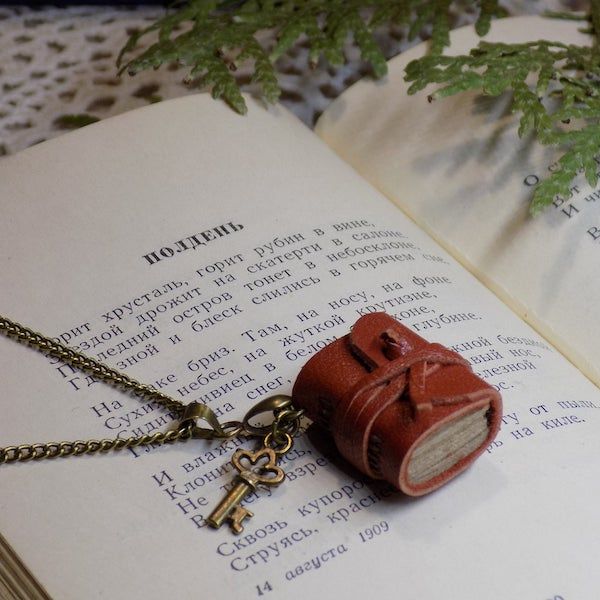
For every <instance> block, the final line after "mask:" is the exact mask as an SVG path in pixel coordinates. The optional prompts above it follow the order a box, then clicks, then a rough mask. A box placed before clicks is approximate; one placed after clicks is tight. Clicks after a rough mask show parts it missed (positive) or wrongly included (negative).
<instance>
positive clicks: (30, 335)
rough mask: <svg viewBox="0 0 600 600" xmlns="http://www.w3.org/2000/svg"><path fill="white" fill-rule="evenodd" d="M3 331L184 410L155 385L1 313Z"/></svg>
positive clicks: (142, 395) (115, 383)
mask: <svg viewBox="0 0 600 600" xmlns="http://www.w3.org/2000/svg"><path fill="white" fill-rule="evenodd" d="M0 332H2V333H4V334H5V335H6V336H7V337H10V338H13V339H15V340H17V341H18V342H20V343H22V344H25V345H26V346H32V347H33V348H36V349H37V350H39V351H40V352H42V353H43V354H47V355H48V356H52V357H54V358H58V359H60V360H62V361H63V362H65V363H67V364H69V365H71V366H73V367H75V368H76V369H79V370H80V371H86V372H87V373H91V374H92V376H94V377H96V378H97V379H100V380H101V381H104V382H105V383H108V384H110V385H113V386H115V387H118V388H120V389H122V390H125V391H128V392H131V393H132V394H133V395H134V396H137V397H139V398H141V399H143V400H152V401H154V402H156V403H157V404H160V405H161V406H162V407H163V408H166V409H167V410H170V411H171V412H174V413H175V414H176V415H177V416H181V415H182V414H183V411H184V410H185V404H183V402H179V400H175V399H174V398H171V397H170V396H167V395H166V394H163V393H162V392H159V391H158V390H156V389H155V388H153V387H152V386H149V385H147V384H145V383H140V382H139V381H136V380H135V379H132V378H131V377H129V376H127V375H125V374H124V373H121V372H120V371H117V370H116V369H112V368H111V367H108V366H106V365H105V364H103V363H101V362H100V361H97V360H96V359H94V358H90V357H89V356H86V355H85V354H82V353H80V352H75V351H74V350H72V349H71V348H69V347H68V346H65V345H64V344H62V343H61V342H57V341H56V340H53V339H50V338H48V337H46V336H44V335H42V334H41V333H37V332H35V331H32V330H31V329H29V328H27V327H25V326H24V325H21V324H19V323H16V322H14V321H11V320H10V319H8V318H6V317H3V316H2V315H0Z"/></svg>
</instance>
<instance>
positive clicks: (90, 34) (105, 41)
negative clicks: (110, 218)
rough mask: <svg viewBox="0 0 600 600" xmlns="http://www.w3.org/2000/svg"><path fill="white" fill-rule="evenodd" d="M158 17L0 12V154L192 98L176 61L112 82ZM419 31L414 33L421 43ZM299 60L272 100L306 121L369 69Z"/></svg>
mask: <svg viewBox="0 0 600 600" xmlns="http://www.w3.org/2000/svg"><path fill="white" fill-rule="evenodd" d="M579 2H580V0H550V1H549V2H541V1H540V0H538V1H535V0H523V1H522V2H519V1H516V0H511V1H510V2H508V3H505V6H507V8H508V9H509V12H510V13H511V14H526V13H527V14H531V13H539V12H542V11H543V10H545V9H553V10H564V9H565V8H575V7H576V6H577V5H578V3H579ZM161 14H164V9H161V8H158V7H156V6H146V7H139V8H137V9H132V8H119V7H116V6H109V7H107V6H103V7H100V6H80V7H71V8H55V7H42V8H38V9H31V8H23V7H0V86H1V88H2V95H1V97H0V128H1V131H2V136H1V138H0V155H2V154H9V153H14V152H17V151H19V150H21V149H23V148H26V147H28V146H31V145H32V144H36V143H38V142H40V141H43V140H46V139H49V138H52V137H55V136H57V135H60V134H61V133H62V132H64V131H65V129H66V128H67V125H66V124H65V122H64V121H65V120H64V119H63V118H62V117H64V115H73V114H83V113H86V114H89V115H92V116H94V117H97V118H106V117H109V116H112V115H115V114H118V113H121V112H124V111H127V110H131V109H133V108H137V107H139V106H143V105H145V104H147V103H148V102H155V101H157V100H161V99H167V98H174V97H177V96H182V95H184V94H190V93H197V91H198V90H197V89H195V88H190V87H189V86H188V85H186V84H185V83H184V82H183V79H184V74H185V69H184V68H183V67H180V66H179V65H176V64H172V65H170V66H168V67H164V68H161V69H159V70H157V71H150V72H145V73H140V74H138V75H137V76H135V77H129V76H127V75H123V76H122V77H118V76H117V70H116V67H115V59H116V56H117V54H118V52H119V50H120V49H121V47H122V46H123V45H124V43H125V41H126V39H127V35H128V32H131V31H134V30H137V29H140V28H142V27H144V26H147V25H148V24H149V23H151V22H152V21H153V20H155V19H156V18H157V17H158V16H160V15H161ZM473 19H474V14H473V13H471V12H463V13H461V14H460V15H456V16H455V17H454V19H453V21H454V26H460V25H463V24H466V23H469V22H472V21H473ZM427 34H428V32H427V31H426V30H425V31H423V32H422V34H421V36H420V39H426V38H427ZM378 40H379V42H380V44H381V45H382V47H383V48H384V51H385V54H386V56H388V57H391V56H393V55H395V54H397V53H398V52H401V51H402V50H404V49H405V48H407V47H408V46H409V45H411V44H409V42H407V40H406V32H405V31H404V30H403V29H401V28H387V29H385V30H383V31H381V32H378ZM267 41H268V40H267ZM417 41H419V40H417ZM144 43H145V44H149V43H150V40H149V39H148V40H146V41H144ZM413 43H414V42H413ZM142 49H143V47H140V49H139V50H140V51H141V50H142ZM307 57H308V51H307V49H306V47H304V46H302V45H298V46H297V47H296V48H295V49H294V50H293V51H292V53H291V54H290V55H289V56H286V57H283V58H282V59H280V61H279V63H278V70H279V71H280V82H281V86H282V88H283V94H282V97H281V102H282V103H283V104H284V105H285V106H287V107H288V108H289V109H290V110H292V111H293V112H294V113H295V114H296V115H297V116H298V117H300V118H301V119H302V120H303V121H304V122H306V123H307V124H309V125H312V124H313V123H314V122H315V120H316V118H317V116H318V115H319V114H320V113H321V112H322V111H323V109H324V108H325V107H326V106H327V104H328V103H329V102H330V101H331V100H332V99H333V98H335V97H336V96H338V94H340V93H341V92H342V91H343V90H344V89H346V88H347V87H348V86H349V85H350V84H352V83H354V82H355V81H356V80H357V79H359V78H360V77H362V76H364V75H366V74H368V73H369V72H370V71H369V67H368V66H367V65H365V64H364V63H362V62H361V61H360V59H359V56H358V52H357V51H356V49H354V48H352V47H350V46H349V47H348V50H347V58H348V62H347V64H345V65H344V66H342V67H336V68H334V67H331V66H328V65H326V64H320V65H319V66H318V67H317V68H316V69H314V70H313V69H309V67H308V61H307ZM236 77H238V78H239V80H240V81H247V79H248V73H247V71H246V72H245V71H244V69H241V70H240V71H238V72H237V74H236Z"/></svg>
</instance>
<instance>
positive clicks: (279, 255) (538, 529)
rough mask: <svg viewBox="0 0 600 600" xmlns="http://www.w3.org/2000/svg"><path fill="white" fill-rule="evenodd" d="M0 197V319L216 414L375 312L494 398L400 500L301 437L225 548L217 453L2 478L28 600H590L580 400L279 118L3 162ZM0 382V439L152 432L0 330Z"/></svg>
mask: <svg viewBox="0 0 600 600" xmlns="http://www.w3.org/2000/svg"><path fill="white" fill-rule="evenodd" d="M0 197H1V198H2V205H3V216H4V218H3V220H2V222H1V223H0V248H1V253H0V255H1V271H0V272H1V277H2V282H3V283H2V301H1V312H2V314H5V315H6V316H8V317H10V318H12V319H14V320H16V321H19V322H21V323H23V324H25V325H27V326H29V327H31V328H33V329H34V330H39V331H41V332H44V333H46V334H48V335H50V336H53V337H56V338H57V339H60V340H62V341H63V342H65V343H66V344H68V345H70V346H71V347H73V348H74V349H78V350H81V351H83V352H84V353H87V354H89V355H91V356H94V357H97V358H99V359H100V360H102V361H104V362H106V363H107V364H109V365H111V366H113V367H115V368H117V369H119V370H122V371H123V372H125V373H127V374H128V375H130V376H132V377H134V378H136V379H138V380H140V381H144V382H147V383H149V384H152V385H154V386H156V387H157V388H159V389H161V390H163V391H165V392H166V393H168V394H170V395H172V396H173V397H174V398H176V399H177V400H180V401H182V402H191V401H198V402H204V403H206V404H207V405H208V406H210V407H211V408H212V409H213V410H214V411H215V412H216V413H217V414H218V416H219V418H220V419H221V420H225V421H227V420H231V419H240V418H241V417H242V416H243V414H244V413H245V411H246V410H247V409H248V408H250V406H252V405H253V404H255V403H256V402H257V401H258V400H260V399H263V398H265V397H267V396H269V395H271V394H274V393H290V391H291V387H292V384H293V381H294V378H295V376H296V375H297V373H298V371H299V369H300V368H301V366H302V365H303V364H304V363H305V362H306V360H308V358H309V357H310V356H312V355H314V353H315V352H317V351H318V350H319V349H321V348H323V347H324V346H325V345H326V344H327V343H328V342H329V341H331V340H333V339H335V338H336V337H340V336H342V335H345V334H346V333H347V332H348V331H349V329H350V327H351V326H352V324H353V322H354V321H355V320H356V319H358V317H359V316H361V315H364V314H368V313H371V312H376V311H381V310H384V311H387V312H389V313H390V314H392V315H393V316H395V317H396V318H397V319H398V320H399V321H400V322H402V323H403V324H405V325H407V326H408V327H410V328H411V329H412V330H414V331H416V332H417V333H419V334H420V335H422V336H423V337H425V338H427V339H428V340H430V341H435V342H440V343H442V344H445V345H447V346H449V347H451V348H453V349H454V350H456V351H458V352H460V353H461V354H462V356H464V357H465V358H467V359H468V360H469V361H470V363H471V364H472V366H473V368H474V370H475V371H476V372H477V373H478V374H479V375H481V376H482V377H483V378H485V379H486V380H487V381H488V382H489V383H490V384H492V385H494V386H495V387H496V388H497V389H499V390H500V391H501V392H502V394H503V399H504V405H505V415H504V419H503V428H502V431H501V432H500V434H499V436H498V438H497V439H496V440H495V441H494V443H493V444H492V445H491V446H490V447H489V448H488V450H487V452H486V453H485V454H484V456H483V457H482V458H481V459H479V460H478V461H477V462H476V463H475V465H474V466H473V467H471V468H470V469H469V470H468V471H467V472H465V473H464V474H462V475H461V476H459V477H458V478H456V479H455V480H453V481H452V482H451V483H449V484H448V485H447V486H445V487H443V488H442V489H440V490H439V491H437V492H435V493H433V494H430V495H428V496H425V497H422V498H418V499H410V498H407V497H404V496H402V495H401V494H400V493H398V492H396V491H394V490H393V489H391V488H390V487H389V486H388V485H383V484H381V483H380V482H373V481H370V480H368V479H367V478H365V477H363V476H362V475H360V474H358V473H357V472H356V471H355V470H353V469H351V468H349V467H348V466H347V465H346V464H344V462H343V461H342V460H341V459H339V457H338V456H337V454H336V453H335V451H334V450H332V446H331V443H330V442H329V441H328V440H327V439H326V438H325V437H324V436H320V435H318V433H316V432H315V431H314V429H313V430H311V429H309V430H308V432H307V433H306V435H301V436H299V437H298V438H297V439H296V440H295V445H294V448H293V450H292V451H291V452H289V453H288V454H287V455H286V456H285V459H284V460H283V461H282V467H283V468H284V469H285V471H286V472H287V477H286V481H284V483H282V484H281V486H279V487H278V488H274V489H272V490H266V491H259V492H257V493H252V494H250V495H249V496H248V498H247V500H246V506H247V507H248V508H249V509H250V510H251V511H252V512H253V513H254V516H253V517H252V518H251V519H247V520H245V522H244V531H243V532H242V533H241V534H240V535H239V536H234V535H233V534H232V533H231V531H230V530H229V528H228V527H227V526H224V527H222V528H221V529H219V530H217V531H215V530H213V529H211V528H209V527H207V526H206V522H205V518H206V516H207V515H208V514H209V513H210V511H211V510H212V509H213V508H214V506H215V505H216V504H217V503H218V502H219V501H220V500H221V498H222V497H223V494H224V493H225V489H226V488H227V487H228V486H229V484H230V483H231V481H232V477H233V469H232V466H231V464H230V462H229V460H230V457H231V454H232V452H233V451H234V450H235V449H236V448H238V447H240V445H241V444H240V442H239V441H237V440H230V441H225V442H222V443H220V444H219V443H211V442H207V441H203V440H191V441H188V442H186V443H182V444H174V445H170V446H166V447H162V448H149V449H145V450H144V449H134V450H129V451H124V452H122V453H118V454H107V455H100V456H93V457H79V458H71V459H64V460H63V459H60V460H55V461H52V462H50V461H47V462H44V461H41V462H37V463H27V464H17V465H7V466H2V467H0V532H1V533H2V535H3V536H4V538H5V539H6V540H7V542H8V543H9V544H10V546H11V548H12V549H13V550H14V552H15V553H16V554H18V555H19V556H20V557H21V559H22V560H23V562H24V563H25V565H26V566H27V567H28V568H29V569H30V570H31V572H32V573H33V574H34V575H35V577H36V578H37V579H38V581H39V582H40V584H41V585H42V586H43V587H44V588H45V589H46V590H47V592H48V593H49V595H50V596H51V597H53V598H61V599H80V598H86V599H90V600H91V599H96V598H104V597H109V596H113V597H118V598H122V597H142V596H144V597H147V598H152V599H159V598H165V597H168V596H169V597H170V596H171V595H173V594H176V595H177V597H178V598H182V599H193V598H199V597H211V598H219V599H221V598H223V599H224V598H240V599H242V598H243V599H247V598H262V597H266V598H285V599H289V600H293V599H304V598H307V597H330V596H335V597H337V596H340V597H342V596H343V597H345V598H349V599H350V598H352V599H357V600H358V599H359V598H362V597H363V596H364V594H365V593H369V594H372V593H375V594H377V595H379V596H381V597H390V596H391V594H393V593H395V592H396V591H397V590H398V585H399V582H401V586H402V589H403V590H405V591H406V593H408V594H409V595H410V596H411V597H414V598H419V599H423V600H427V599H434V598H435V599H437V598H440V597H450V598H463V599H473V600H475V599H481V598H486V599H490V600H494V599H498V600H500V599H503V600H504V599H506V598H507V597H522V598H538V599H541V600H546V599H548V598H563V599H564V600H573V599H575V598H586V597H587V598H589V597H590V595H591V594H592V591H595V590H597V588H598V584H599V583H600V578H599V577H598V575H596V574H595V573H596V572H597V570H596V568H595V557H596V556H597V555H598V552H600V529H599V526H598V520H597V518H596V506H595V500H594V499H595V498H596V497H597V496H598V495H599V493H600V484H599V483H598V482H599V481H600V477H599V475H600V466H599V465H598V461H597V458H596V457H597V456H598V453H599V452H600V435H599V433H600V410H599V409H600V392H599V391H598V390H597V388H596V387H595V386H594V385H592V384H591V383H590V382H589V381H588V380H587V379H586V378H585V377H583V376H582V375H581V374H580V373H579V372H578V371H577V370H576V369H575V368H574V367H573V366H572V365H571V364H570V363H569V362H568V361H566V360H565V359H564V358H563V357H562V356H561V355H560V353H558V352H557V351H556V350H555V349H553V348H552V347H551V346H549V345H548V344H547V343H546V342H545V341H544V340H543V339H542V338H540V337H539V336H538V335H537V334H536V333H535V332H534V331H533V330H532V329H531V328H530V327H529V326H527V325H526V324H525V323H524V322H523V321H522V320H521V319H519V318H518V317H517V316H515V315H514V313H513V312H512V311H511V310H509V309H508V308H507V307H506V306H504V305H503V304H502V303H500V302H499V301H498V300H497V298H496V297H495V296H494V295H493V294H492V293H491V292H489V291H488V290H486V289H485V288H484V287H483V286H482V285H481V284H480V283H479V282H478V281H477V280H476V279H475V278H474V277H473V276H472V275H470V274H469V273H468V272H467V271H465V270H464V269H463V268H462V267H461V266H460V265H459V264H458V263H457V262H456V261H455V260H454V259H453V258H451V257H450V256H449V255H448V254H447V253H445V252H444V251H443V250H442V249H441V248H440V247H439V246H438V245H437V244H436V243H435V242H433V241H432V240H431V239H430V237H429V236H428V235H427V234H425V233H424V232H423V231H421V230H420V229H419V228H418V227H417V226H415V225H414V223H413V222H412V221H411V220H410V219H408V218H407V217H405V216H404V215H403V214H402V213H401V212H400V211H399V210H398V209H397V208H396V207H394V206H393V205H392V204H391V203H390V202H389V201H388V200H387V199H385V198H384V197H383V196H381V195H380V194H379V193H378V192H376V191H375V190H374V189H373V188H372V187H370V185H369V184H367V183H366V182H365V181H364V180H363V179H361V178H360V177H359V176H358V175H357V174H356V173H355V172H354V171H353V170H352V169H351V168H349V167H348V166H347V165H346V164H345V163H343V162H342V161H341V160H340V159H339V158H338V157H336V156H335V155H334V154H333V153H332V152H331V151H330V150H329V149H328V148H327V147H326V146H325V145H324V144H323V143H322V142H320V141H319V140H318V138H317V137H316V136H314V135H313V134H312V133H311V132H310V131H309V130H308V129H306V128H305V127H304V126H303V125H302V124H301V123H300V122H299V121H297V120H296V119H295V118H293V117H292V116H290V115H288V114H287V113H286V112H285V111H283V109H280V108H275V109H273V110H270V111H267V110H265V109H264V108H263V107H262V106H258V105H255V104H254V103H253V104H252V105H251V110H250V113H249V115H248V117H245V118H242V117H239V116H238V115H236V114H234V113H233V112H232V111H230V110H229V109H228V108H226V107H224V106H222V105H221V104H219V103H216V102H214V101H213V100H211V99H210V98H209V97H207V96H196V97H188V98H185V99H181V100H176V101H170V102H168V103H160V104H157V105H153V106H151V107H148V108H146V109H143V110H140V111H136V112H133V113H129V114H127V115H124V116H120V117H116V118H113V119H111V120H108V121H106V122H103V123H100V124H98V125H94V126H91V127H89V128H86V129H83V130H81V131H79V132H76V133H74V134H71V135H67V136H65V137H64V138H60V139H59V140H56V141H52V142H50V143H48V144H43V145H41V146H39V147H36V148H33V149H32V150H30V151H28V152H25V153H23V154H21V155H17V156H15V157H12V158H9V159H7V160H5V161H3V162H2V163H1V164H0ZM0 364H1V365H2V375H1V380H2V384H1V385H2V400H0V402H1V406H2V418H1V419H0V443H1V445H3V446H6V445H9V444H17V443H24V442H34V441H50V440H62V439H66V440H70V439H82V438H83V439H88V438H95V439H100V438H110V437H117V436H120V437H127V436H130V435H140V434H143V433H152V432H154V431H157V430H159V429H164V428H166V427H168V426H169V425H171V424H172V415H170V414H169V413H167V412H165V411H162V410H160V409H158V408H157V407H156V406H155V405H153V404H152V403H140V402H139V401H137V400H136V399H135V398H132V397H129V396H127V395H125V394H122V393H120V392H118V391H117V390H114V389H111V388H109V387H108V386H106V385H104V384H103V383H100V382H97V381H95V380H94V378H93V377H90V376H89V375H86V374H85V373H81V372H78V371H76V370H75V369H73V368H72V367H70V366H68V365H65V364H63V363H61V362H57V361H56V360H53V359H48V358H46V357H44V356H42V355H40V354H39V353H37V352H36V351H34V350H32V349H29V348H25V347H23V346H20V345H18V344H16V343H15V342H14V341H12V340H8V339H6V338H4V337H0ZM307 425H308V424H307ZM311 431H312V433H311ZM250 445H251V444H250ZM573 507H576V510H569V512H568V513H567V512H566V510H567V508H573Z"/></svg>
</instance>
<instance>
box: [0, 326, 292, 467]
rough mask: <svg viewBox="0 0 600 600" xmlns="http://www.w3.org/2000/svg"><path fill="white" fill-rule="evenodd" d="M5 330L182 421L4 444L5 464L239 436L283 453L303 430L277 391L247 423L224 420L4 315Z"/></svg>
mask: <svg viewBox="0 0 600 600" xmlns="http://www.w3.org/2000/svg"><path fill="white" fill-rule="evenodd" d="M0 333H3V334H4V335H6V336H7V337H9V338H12V339H14V340H16V341H18V342H20V343H22V344H25V345H26V346H31V347H33V348H35V349H36V350H39V351H40V352H42V353H43V354H45V355H47V356H52V357H54V358H58V359H59V360H61V361H63V362H64V363H66V364H69V365H71V366H72V367H75V368H76V369H79V370H80V371H85V372H86V373H90V374H91V375H92V376H93V377H95V378H97V379H98V380H100V381H103V382H104V383H108V384H110V385H112V386H114V387H117V388H119V389H121V390H123V391H126V392H129V393H131V394H132V395H133V396H135V397H137V398H139V399H141V400H150V401H153V402H156V403H157V404H159V405H160V406H161V407H163V408H165V409H167V410H169V411H170V412H171V413H172V414H173V415H175V417H176V418H178V419H179V424H178V426H177V427H176V428H175V429H171V430H168V431H166V432H160V431H157V432H156V433H153V434H152V435H149V434H146V435H142V436H139V437H129V438H117V439H104V440H87V441H86V440H76V441H74V442H48V443H42V444H21V445H19V446H6V447H0V465H1V464H7V463H13V462H26V461H29V460H41V459H44V458H48V459H51V458H60V457H63V458H64V457H67V456H81V455H83V454H96V453H105V452H109V451H111V450H114V451H119V450H124V449H127V448H135V447H136V446H148V445H160V444H169V443H173V442H176V441H183V440H187V439H190V438H200V439H210V440H213V439H228V438H231V437H235V436H237V435H245V436H248V437H264V438H265V443H266V445H269V446H273V447H274V448H276V452H278V453H285V452H287V450H289V448H290V447H291V444H292V436H294V435H295V434H296V433H297V432H298V430H299V428H300V418H301V417H302V414H303V411H301V410H295V409H294V408H293V406H292V404H291V398H290V397H289V396H282V395H276V396H271V397H270V398H266V399H265V400H261V401H260V402H258V403H257V404H256V405H255V406H253V407H252V408H251V409H250V410H249V411H248V413H247V414H246V416H245V417H244V420H243V421H228V422H227V423H223V424H221V423H219V421H218V419H217V417H216V415H215V414H214V412H213V411H212V410H211V409H210V408H209V407H208V406H206V405H204V404H201V403H198V402H191V403H190V404H187V405H186V404H184V403H183V402H180V401H179V400H175V399H174V398H171V397H170V396H167V395H166V394H163V393H162V392H159V391H158V390H156V389H155V388H153V387H152V386H150V385H147V384H145V383H140V382H139V381H136V380H135V379H133V378H131V377H129V376H128V375H125V374H124V373H121V372H120V371H117V370H116V369H112V368H111V367H108V366H107V365H105V364H103V363H101V362H99V361H97V360H96V359H94V358H90V357H89V356H86V355H85V354H81V353H79V352H75V350H72V349H71V348H69V347H68V346H65V345H64V344H62V343H61V342H58V341H56V340H53V339H51V338H48V337H46V336H44V335H42V334H41V333H37V332H35V331H33V330H31V329H29V328H28V327H25V326H24V325H21V324H19V323H16V322H15V321H11V320H10V319H8V318H7V317H3V316H2V315H0ZM264 412H272V413H273V416H274V420H273V422H272V423H271V424H269V425H263V426H256V425H251V424H250V419H251V418H253V417H255V416H257V415H260V414H261V413H264ZM198 420H202V421H204V422H205V423H207V424H208V425H209V426H210V427H209V428H207V427H199V426H198V425H197V421H198ZM265 436H266V437H265Z"/></svg>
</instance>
